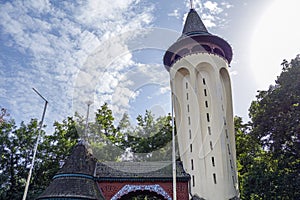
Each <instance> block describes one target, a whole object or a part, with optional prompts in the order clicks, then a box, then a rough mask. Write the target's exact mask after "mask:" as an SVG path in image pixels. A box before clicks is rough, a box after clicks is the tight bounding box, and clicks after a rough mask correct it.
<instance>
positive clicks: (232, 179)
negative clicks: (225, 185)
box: [232, 176, 235, 185]
mask: <svg viewBox="0 0 300 200" xmlns="http://www.w3.org/2000/svg"><path fill="white" fill-rule="evenodd" d="M232 183H233V185H234V183H235V181H234V176H232Z"/></svg>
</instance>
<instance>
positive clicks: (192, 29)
mask: <svg viewBox="0 0 300 200" xmlns="http://www.w3.org/2000/svg"><path fill="white" fill-rule="evenodd" d="M194 34H209V33H208V31H207V29H206V27H205V25H204V23H203V22H202V20H201V18H200V17H199V15H198V13H197V12H196V11H195V9H193V8H192V9H190V11H189V13H188V15H187V17H186V20H185V24H184V28H183V31H182V35H183V36H189V35H194Z"/></svg>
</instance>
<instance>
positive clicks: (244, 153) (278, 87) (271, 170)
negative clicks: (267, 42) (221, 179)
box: [236, 56, 300, 199]
mask: <svg viewBox="0 0 300 200" xmlns="http://www.w3.org/2000/svg"><path fill="white" fill-rule="evenodd" d="M282 66H283V69H282V73H281V74H280V76H279V77H278V78H277V80H276V84H275V85H274V86H273V85H271V86H270V87H269V89H268V90H267V91H259V93H258V95H257V100H256V101H253V102H252V104H251V107H250V109H249V115H250V117H251V120H252V122H250V123H248V124H246V125H243V124H242V122H241V120H240V119H237V120H236V140H237V158H238V170H239V181H240V192H241V199H300V192H299V186H300V158H299V155H300V145H299V141H300V138H299V133H300V106H299V103H300V81H299V80H300V56H297V57H296V58H295V59H293V60H292V61H291V62H287V61H286V60H284V61H283V63H282ZM247 127H248V128H247Z"/></svg>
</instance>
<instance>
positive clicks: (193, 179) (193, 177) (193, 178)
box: [192, 175, 195, 187]
mask: <svg viewBox="0 0 300 200" xmlns="http://www.w3.org/2000/svg"><path fill="white" fill-rule="evenodd" d="M192 181H193V187H195V176H194V175H193V176H192Z"/></svg>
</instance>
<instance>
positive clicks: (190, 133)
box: [189, 129, 192, 139]
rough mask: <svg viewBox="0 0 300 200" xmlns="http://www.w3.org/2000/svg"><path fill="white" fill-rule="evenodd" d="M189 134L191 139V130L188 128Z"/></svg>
mask: <svg viewBox="0 0 300 200" xmlns="http://www.w3.org/2000/svg"><path fill="white" fill-rule="evenodd" d="M189 135H190V139H192V131H191V129H189Z"/></svg>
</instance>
